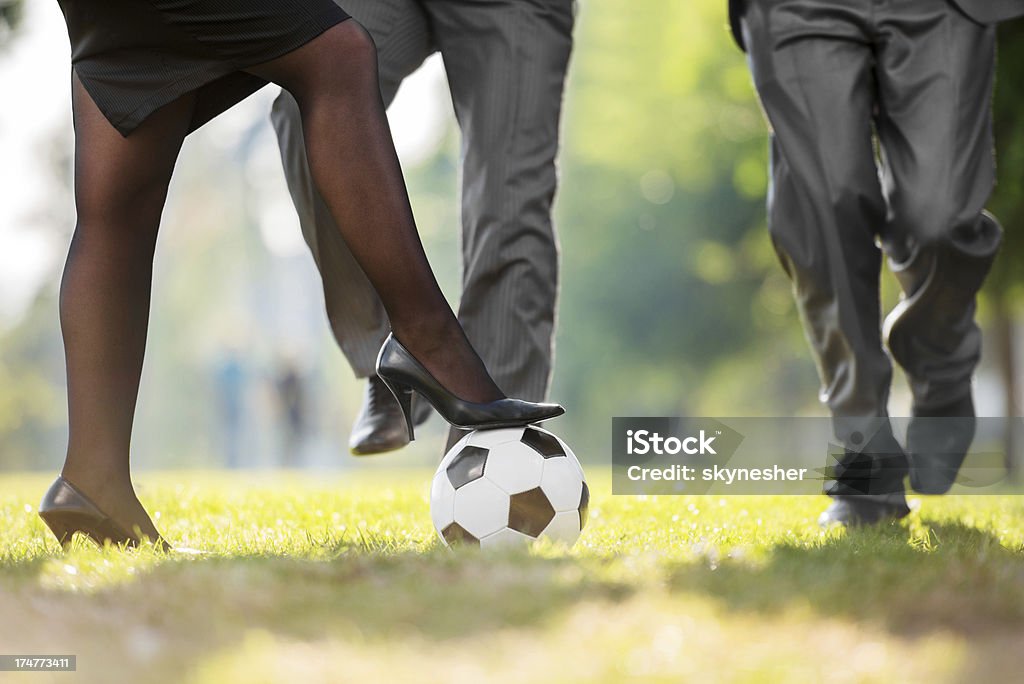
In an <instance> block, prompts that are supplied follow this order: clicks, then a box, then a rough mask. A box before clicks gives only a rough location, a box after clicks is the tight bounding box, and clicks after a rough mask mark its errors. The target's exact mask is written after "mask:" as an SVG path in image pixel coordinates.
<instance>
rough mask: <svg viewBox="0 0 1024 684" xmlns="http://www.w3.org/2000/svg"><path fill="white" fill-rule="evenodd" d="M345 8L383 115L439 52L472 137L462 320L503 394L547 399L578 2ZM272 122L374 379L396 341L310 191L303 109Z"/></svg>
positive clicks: (306, 225)
mask: <svg viewBox="0 0 1024 684" xmlns="http://www.w3.org/2000/svg"><path fill="white" fill-rule="evenodd" d="M341 4H343V5H344V8H345V10H346V11H347V12H348V13H349V14H351V15H352V16H353V17H354V18H355V19H356V20H357V21H359V22H360V23H361V24H362V25H363V26H364V27H365V28H366V29H367V30H368V31H369V32H370V34H371V35H372V36H373V39H374V41H375V42H376V44H377V49H378V60H379V64H380V83H381V92H382V95H383V97H384V102H385V105H390V103H391V101H392V99H393V98H394V96H395V93H396V92H397V90H398V86H399V85H400V84H401V82H402V80H403V79H404V78H405V77H406V76H408V75H409V74H411V73H412V72H413V71H415V70H416V69H417V68H418V67H419V66H420V64H422V63H423V61H424V60H425V59H426V58H427V57H428V56H429V55H431V54H432V53H434V52H435V51H440V52H441V55H442V57H443V59H444V64H445V70H446V72H447V75H448V82H449V85H450V88H451V94H452V101H453V103H454V106H455V114H456V117H457V119H458V122H459V126H460V129H461V131H462V146H461V162H462V179H463V180H462V256H463V274H462V275H463V292H462V300H461V305H460V307H459V320H460V321H461V323H462V325H463V327H464V328H465V330H466V334H467V335H468V336H469V339H470V341H471V342H472V343H473V346H474V347H475V348H476V350H477V351H478V353H479V354H480V356H481V357H482V358H483V360H484V362H485V363H486V364H487V368H488V370H489V371H490V372H491V374H492V375H493V376H494V379H495V381H496V382H497V383H498V385H499V386H500V387H501V388H502V390H503V391H505V392H506V393H507V394H509V395H513V396H518V397H522V398H524V399H529V400H535V401H536V400H541V399H543V398H544V396H545V395H546V393H547V389H548V383H549V381H550V376H551V367H552V354H553V340H552V338H553V331H554V321H555V304H556V298H557V291H558V244H557V239H556V237H555V233H554V229H553V225H552V221H551V208H552V202H553V200H554V195H555V187H556V181H557V178H556V169H555V157H556V153H557V150H558V132H559V119H560V116H561V106H562V92H563V86H564V82H565V74H566V70H567V68H568V63H569V56H570V52H571V49H572V28H573V19H574V7H573V4H574V0H343V2H342V3H341ZM339 68H344V65H339ZM271 119H272V121H273V123H274V128H275V130H276V131H277V136H278V142H279V144H280V147H281V156H282V160H283V162H284V169H285V177H286V178H287V181H288V187H289V191H290V192H291V195H292V199H293V201H294V203H295V207H296V209H297V211H298V214H299V220H300V223H301V225H302V232H303V235H304V237H305V239H306V242H307V243H308V245H309V247H310V249H311V250H312V252H313V256H314V258H315V260H316V263H317V266H318V268H319V269H320V273H321V276H322V278H323V285H324V294H325V296H326V302H327V314H328V318H329V320H330V323H331V328H332V331H333V333H334V336H335V338H336V339H337V341H338V343H339V345H340V346H341V349H342V351H343V352H344V354H345V355H346V357H347V358H348V360H349V363H350V364H351V366H352V368H353V370H354V371H355V373H356V375H357V376H359V377H367V376H369V375H370V374H372V373H373V372H374V362H375V359H376V355H377V351H378V350H379V348H380V346H381V344H382V343H383V341H384V338H385V337H386V336H387V333H388V331H389V327H390V326H389V323H388V320H387V316H386V314H385V312H384V308H383V306H382V305H381V303H380V300H379V299H378V298H377V295H376V293H375V292H374V290H373V288H372V287H371V286H370V283H369V281H368V280H367V279H366V276H365V275H364V274H363V272H362V271H361V269H360V268H359V266H358V265H357V264H356V262H355V259H354V258H353V257H352V254H351V253H350V252H349V251H348V248H347V247H346V246H345V243H344V241H343V240H342V239H341V236H340V234H339V232H338V229H337V227H336V226H335V224H334V221H333V219H332V218H331V216H330V213H329V212H328V210H327V207H326V205H325V204H324V201H323V199H322V198H321V197H320V195H319V193H318V192H317V190H316V188H315V186H314V184H313V180H312V177H311V175H310V172H309V168H308V165H307V160H306V152H305V147H304V145H303V139H302V123H301V120H300V117H299V111H298V107H297V105H296V103H295V100H294V99H293V98H292V97H291V96H290V95H289V94H288V93H284V92H283V93H282V94H281V96H280V97H278V98H277V100H276V101H275V103H274V107H273V111H272V114H271ZM343 153H344V151H343V150H339V154H343Z"/></svg>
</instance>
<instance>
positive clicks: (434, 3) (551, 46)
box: [423, 0, 574, 400]
mask: <svg viewBox="0 0 1024 684" xmlns="http://www.w3.org/2000/svg"><path fill="white" fill-rule="evenodd" d="M423 6H424V7H425V8H426V10H427V12H428V14H429V16H430V21H431V26H432V28H433V30H434V36H435V39H436V42H437V45H438V48H439V49H440V51H441V54H442V56H443V57H444V62H445V69H446V70H447V73H448V81H449V84H450V86H451V91H452V101H453V103H454V105H455V114H456V117H457V118H458V121H459V126H460V128H461V130H462V147H461V157H462V208H463V209H462V231H463V232H462V253H463V291H462V300H461V305H460V307H459V320H460V321H461V322H462V325H463V327H464V328H465V329H466V334H467V335H468V336H469V339H470V341H471V342H472V343H473V346H474V347H475V348H476V349H477V351H478V352H479V353H480V355H481V357H482V358H483V359H484V362H485V363H486V364H487V368H488V370H489V371H490V372H491V375H493V376H494V379H495V381H497V383H498V385H499V386H500V387H501V389H502V390H503V391H504V392H506V393H507V394H509V395H513V396H517V397H521V398H524V399H529V400H542V399H543V398H544V397H545V395H546V393H547V389H548V383H549V381H550V376H551V368H552V353H553V350H552V336H553V331H554V322H555V304H556V298H557V292H558V245H557V241H556V238H555V233H554V229H553V226H552V221H551V208H552V202H553V201H554V195H555V187H556V184H557V176H556V169H555V157H556V154H557V151H558V137H559V120H560V115H561V106H562V92H563V85H564V82H565V74H566V70H567V68H568V63H569V56H570V52H571V50H572V27H573V9H574V8H573V0H531V1H529V2H524V1H523V0H492V1H490V2H476V1H472V0H426V1H425V2H424V3H423Z"/></svg>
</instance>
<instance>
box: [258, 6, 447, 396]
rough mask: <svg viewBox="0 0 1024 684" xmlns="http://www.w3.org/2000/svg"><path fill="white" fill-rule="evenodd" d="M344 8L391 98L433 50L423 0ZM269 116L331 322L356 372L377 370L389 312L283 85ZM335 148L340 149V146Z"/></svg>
mask: <svg viewBox="0 0 1024 684" xmlns="http://www.w3.org/2000/svg"><path fill="white" fill-rule="evenodd" d="M345 11H347V12H348V13H349V14H351V15H352V16H353V17H354V18H355V19H356V20H357V21H358V22H359V23H361V24H362V25H363V26H364V27H365V28H366V30H367V31H369V32H370V35H371V36H373V39H374V42H375V43H376V44H377V52H378V63H379V70H380V83H381V94H382V95H383V97H384V103H385V105H389V104H391V100H392V99H394V96H395V93H396V92H397V91H398V86H399V85H400V84H401V82H402V79H404V78H405V77H406V76H408V75H409V74H411V73H412V72H413V71H415V70H416V69H417V68H418V67H419V66H420V65H421V64H422V63H423V60H424V59H426V58H427V57H428V56H429V55H430V54H431V53H432V52H433V51H434V48H433V47H432V45H431V38H430V29H429V26H428V23H427V18H426V16H425V15H424V14H423V11H422V8H421V4H420V3H419V2H415V1H414V0H345ZM337 68H338V69H345V68H346V66H345V65H344V64H339V65H338V67H337ZM271 120H272V121H273V124H274V130H275V131H276V132H277V138H278V143H279V145H280V148H281V158H282V161H283V162H284V170H285V178H286V180H287V182H288V190H289V192H290V193H291V196H292V201H293V202H294V204H295V208H296V210H297V211H298V214H299V223H300V224H301V226H302V234H303V237H304V238H305V240H306V243H307V244H308V245H309V248H310V250H311V251H312V253H313V258H314V259H315V260H316V264H317V268H318V269H319V270H320V276H321V278H322V280H323V286H324V298H325V300H326V303H327V317H328V319H329V320H330V323H331V330H332V332H333V333H334V337H335V339H336V340H337V341H338V344H339V346H340V347H341V350H342V351H343V352H344V354H345V356H346V358H347V359H348V361H349V364H350V365H351V366H352V370H353V371H355V374H356V376H357V377H363V378H365V377H368V376H370V375H372V374H373V373H374V372H375V368H374V365H375V362H376V359H377V352H378V351H379V350H380V346H381V344H383V342H384V338H385V337H387V334H388V332H390V323H389V322H388V318H387V314H386V313H385V312H384V307H383V305H382V304H381V303H380V299H379V298H378V297H377V293H376V291H375V290H374V289H373V287H372V286H371V285H370V282H369V281H368V280H367V279H366V276H365V275H364V274H363V271H362V269H361V268H360V267H359V265H358V264H357V263H356V261H355V259H354V258H353V256H352V253H351V252H350V251H349V249H348V247H347V246H346V244H345V241H344V240H342V238H341V233H340V232H339V231H338V228H337V226H336V225H335V223H334V219H333V218H332V217H331V214H330V212H329V211H328V209H327V205H326V204H325V203H324V200H323V198H322V197H321V196H320V193H319V192H318V191H317V189H316V186H315V184H314V183H313V178H312V175H311V174H310V171H309V164H308V162H307V160H306V148H305V143H304V141H303V137H302V120H301V118H300V116H299V109H298V105H297V104H296V102H295V99H294V98H293V97H292V96H291V95H290V94H288V93H287V92H283V91H282V93H281V95H280V96H278V98H277V100H275V101H274V107H273V111H272V112H271ZM338 154H345V151H344V150H338Z"/></svg>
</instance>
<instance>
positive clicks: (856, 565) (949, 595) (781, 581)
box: [670, 522, 1024, 638]
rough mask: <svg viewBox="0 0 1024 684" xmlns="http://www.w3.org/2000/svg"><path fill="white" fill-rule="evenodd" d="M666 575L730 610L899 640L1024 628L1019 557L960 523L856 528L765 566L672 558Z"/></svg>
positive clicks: (782, 550) (774, 554) (778, 550)
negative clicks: (811, 620)
mask: <svg viewBox="0 0 1024 684" xmlns="http://www.w3.org/2000/svg"><path fill="white" fill-rule="evenodd" d="M670 576H671V580H670V585H671V586H672V588H673V590H675V591H686V592H693V593H697V594H704V595H707V596H711V597H713V598H715V599H716V600H718V601H720V602H721V603H722V604H723V605H725V606H727V607H728V608H730V609H732V610H735V611H744V612H760V613H768V614H771V613H780V612H783V611H785V610H789V609H793V608H795V607H799V608H806V609H809V610H810V611H812V612H814V613H818V614H821V615H823V616H829V617H836V618H847V619H852V620H854V621H859V622H864V623H870V624H877V625H879V626H883V627H884V628H885V629H886V630H887V631H889V632H891V633H893V634H896V635H900V636H907V637H913V636H918V635H923V634H925V633H929V632H933V631H950V632H954V633H959V634H963V635H966V636H970V637H974V638H977V637H979V636H981V635H984V634H986V633H988V634H992V633H995V632H999V633H1004V634H1005V633H1006V632H1007V631H1015V632H1017V633H1020V632H1021V630H1022V629H1024V554H1022V553H1021V550H1020V549H1018V550H1011V549H1008V548H1006V547H1004V546H1002V545H1001V544H1000V543H999V540H998V538H996V537H995V536H993V535H991V534H989V533H988V532H985V531H983V530H979V529H977V528H975V527H970V526H967V525H963V524H959V523H953V524H949V523H946V524H931V523H927V522H925V523H921V522H918V523H917V529H913V528H910V529H908V527H906V526H901V525H893V526H891V527H883V528H878V529H865V530H852V531H849V532H847V533H845V534H839V535H837V536H835V537H830V538H829V539H827V540H825V541H823V543H822V544H820V545H817V546H811V547H808V546H800V545H796V544H792V545H790V544H783V545H779V546H776V547H774V548H773V549H772V550H771V552H770V555H769V557H768V559H767V560H766V561H765V562H763V563H747V562H743V561H742V560H735V561H734V560H730V559H725V560H723V561H722V562H720V563H718V564H717V567H715V568H714V569H712V568H711V567H709V566H708V564H693V563H688V564H678V565H676V566H675V567H674V568H673V569H672V570H671V573H670Z"/></svg>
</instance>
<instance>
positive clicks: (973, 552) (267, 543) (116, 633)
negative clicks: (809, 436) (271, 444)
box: [0, 468, 1024, 684]
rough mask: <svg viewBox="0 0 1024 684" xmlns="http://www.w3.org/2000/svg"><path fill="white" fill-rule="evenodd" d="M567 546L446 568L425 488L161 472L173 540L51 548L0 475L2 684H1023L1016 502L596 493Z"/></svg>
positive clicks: (606, 487) (1023, 590)
mask: <svg viewBox="0 0 1024 684" xmlns="http://www.w3.org/2000/svg"><path fill="white" fill-rule="evenodd" d="M591 470H592V471H595V472H592V473H591V475H592V477H593V479H592V481H591V488H592V492H593V495H592V500H591V515H590V522H589V526H588V527H587V529H586V531H585V532H584V535H583V537H582V539H581V540H580V542H579V543H578V544H577V545H576V546H575V547H574V548H572V549H571V550H564V549H557V548H538V549H534V550H533V551H532V552H530V553H525V552H523V553H503V554H499V555H495V554H487V553H481V552H479V551H475V552H474V551H467V550H464V551H461V552H458V553H453V552H450V551H448V550H446V549H444V548H441V547H440V546H439V544H438V543H437V542H436V541H435V538H434V533H433V529H432V528H431V524H430V518H429V515H428V502H427V498H426V488H427V483H428V480H429V473H428V472H423V471H415V470H396V471H383V470H380V469H377V468H375V469H372V470H365V471H361V472H359V473H357V474H345V475H342V474H327V475H323V474H297V475H291V474H259V473H253V474H243V475H242V476H240V477H239V476H236V475H228V474H224V473H216V472H214V473H153V474H143V475H142V476H140V477H139V484H140V487H139V489H140V496H141V498H142V500H143V502H144V503H145V504H146V505H147V507H148V508H149V510H150V511H151V512H155V513H156V514H157V516H158V520H157V525H158V527H160V528H161V530H162V531H163V532H164V534H165V535H166V536H167V538H168V539H169V540H171V541H172V543H175V544H179V545H186V546H191V547H195V548H199V549H203V550H205V551H208V552H209V553H208V554H207V555H205V556H201V557H187V556H180V555H161V554H158V553H155V552H153V551H152V550H146V549H143V550H139V551H120V550H117V549H106V550H100V549H96V548H95V547H92V546H89V545H88V544H86V543H79V544H77V545H76V546H75V548H73V549H72V550H70V551H69V552H67V553H63V552H61V551H60V550H59V548H58V546H57V544H56V542H55V541H54V540H53V539H52V538H51V537H50V536H49V532H48V531H47V530H45V528H44V527H43V525H42V523H41V521H40V520H39V519H38V518H37V517H36V514H35V507H36V505H37V504H38V501H39V498H40V497H41V495H42V493H43V491H44V489H45V488H46V486H47V485H48V484H49V480H50V478H49V477H48V476H42V475H24V476H21V475H19V476H3V477H0V520H2V521H3V525H2V527H0V654H3V653H7V654H13V653H37V654H38V653H60V654H77V655H78V672H77V674H70V673H61V674H52V675H51V674H42V673H35V674H28V673H19V674H11V673H6V674H5V673H0V681H3V682H6V681H12V682H31V683H33V684H35V683H41V682H48V681H55V682H63V681H83V682H85V681H88V682H103V683H116V682H164V681H167V682H178V681H186V682H210V683H220V682H228V681H241V682H307V681H308V682H318V681H322V682H360V683H365V682H371V683H373V684H378V683H379V684H390V683H392V682H433V681H443V682H467V683H479V682H491V681H494V682H514V683H515V684H522V683H523V682H558V683H564V682H577V681H578V682H615V683H618V682H629V681H644V682H648V681H649V682H680V681H740V682H758V681H767V682H774V681H795V682H807V681H829V682H860V681H887V682H893V681H896V682H904V681H962V680H973V681H978V682H989V681H999V680H1002V681H1008V680H1011V679H1015V680H1018V681H1019V677H1020V669H1021V665H1022V661H1024V648H1022V647H1024V553H1022V549H1024V499H1021V498H1013V497H959V498H946V499H939V498H925V499H923V501H922V504H921V508H920V510H919V511H918V512H915V513H914V514H913V515H912V516H911V517H910V519H909V520H907V521H905V522H903V523H902V524H899V525H894V526H890V527H887V528H885V529H881V530H871V531H858V532H852V533H844V532H842V531H833V532H822V531H820V530H819V529H818V528H817V527H816V525H815V517H816V516H817V514H818V512H819V511H820V510H821V508H822V507H823V506H824V504H825V499H824V498H819V497H791V498H781V497H779V498H772V497H731V498H719V497H661V498H647V499H642V498H625V497H612V496H611V495H610V482H609V481H607V480H602V479H601V478H600V477H599V475H600V473H599V472H597V471H599V470H600V469H599V468H591Z"/></svg>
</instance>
